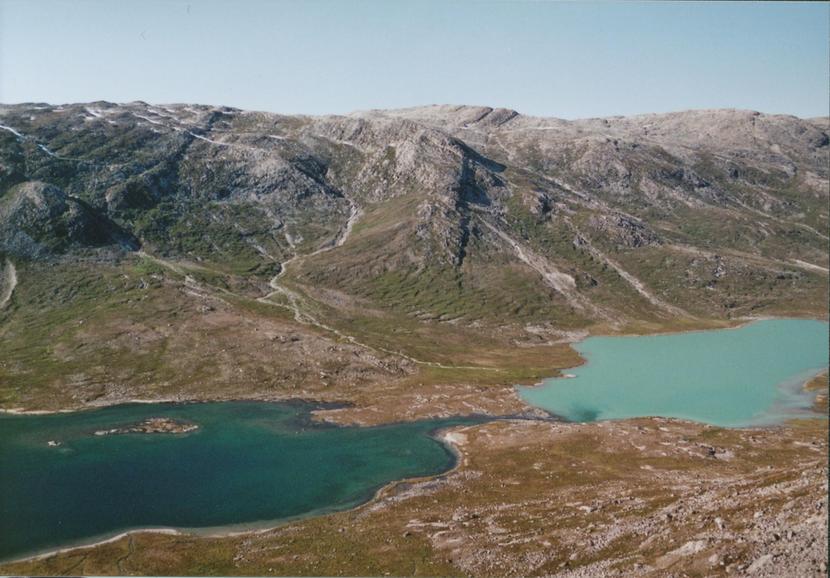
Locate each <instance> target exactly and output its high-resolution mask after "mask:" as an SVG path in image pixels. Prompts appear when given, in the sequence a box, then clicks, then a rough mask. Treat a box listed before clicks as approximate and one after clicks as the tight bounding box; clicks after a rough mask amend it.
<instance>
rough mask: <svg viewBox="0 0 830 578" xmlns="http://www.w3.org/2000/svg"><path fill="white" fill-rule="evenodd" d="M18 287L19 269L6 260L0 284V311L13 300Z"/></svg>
mask: <svg viewBox="0 0 830 578" xmlns="http://www.w3.org/2000/svg"><path fill="white" fill-rule="evenodd" d="M15 287H17V269H15V268H14V263H12V262H11V260H9V259H6V266H5V267H4V268H3V275H2V283H0V309H3V308H5V307H6V305H7V304H8V303H9V301H10V300H11V298H12V293H14V288H15Z"/></svg>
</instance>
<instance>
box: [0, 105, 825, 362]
mask: <svg viewBox="0 0 830 578" xmlns="http://www.w3.org/2000/svg"><path fill="white" fill-rule="evenodd" d="M828 161H830V138H828V121H827V119H799V118H795V117H790V116H773V115H765V114H760V113H756V112H750V111H734V110H714V111H693V112H681V113H674V114H664V115H646V116H639V117H631V118H605V119H587V120H579V121H565V120H559V119H548V118H534V117H526V116H523V115H520V114H518V113H516V112H515V111H511V110H504V109H491V108H486V107H465V106H462V107H454V106H453V107H451V106H434V107H423V108H414V109H406V110H391V111H389V110H388V111H369V112H362V113H356V114H353V115H349V116H329V117H304V116H283V115H278V114H270V113H261V112H250V111H241V110H236V109H231V108H226V107H210V106H199V105H168V106H152V105H148V104H145V103H141V102H136V103H130V104H120V105H116V104H111V103H107V102H94V103H89V104H75V105H65V106H51V105H45V104H21V105H11V106H0V263H8V264H9V265H8V267H6V269H8V270H11V269H9V267H12V266H14V267H16V272H17V281H19V283H18V286H17V288H16V289H15V291H14V293H13V294H11V295H10V296H9V297H8V298H7V303H5V307H4V308H3V309H2V310H0V315H4V316H5V317H6V318H7V319H8V320H11V321H14V320H15V319H17V320H18V321H17V322H18V323H20V324H24V321H23V320H24V318H26V317H25V316H26V315H27V314H32V315H33V314H34V313H33V312H35V311H37V310H38V308H41V309H42V307H44V306H45V305H47V304H48V306H50V307H57V306H59V305H61V304H65V303H70V302H72V303H75V302H77V299H79V298H80V297H83V296H85V295H86V296H87V297H89V298H93V297H96V298H98V297H100V295H101V293H100V292H101V291H104V293H105V294H106V295H107V296H108V298H112V299H116V297H115V295H116V294H117V293H118V291H117V290H116V289H115V287H116V285H117V283H115V281H114V279H117V278H119V275H120V276H125V278H127V279H132V277H130V276H131V275H132V276H133V277H135V283H136V284H138V286H140V287H141V286H150V287H152V286H153V283H152V279H155V280H156V284H157V285H159V284H160V285H164V283H168V282H171V281H175V282H176V283H178V285H177V287H178V289H177V290H178V295H189V294H188V293H187V291H190V292H191V293H197V294H199V295H202V296H203V297H204V296H205V295H209V296H210V295H212V296H214V297H216V298H221V299H224V300H225V301H228V300H229V299H230V298H231V297H233V298H234V299H240V300H243V301H244V302H245V303H248V302H250V303H256V304H257V306H262V305H269V306H270V305H277V306H278V307H279V308H282V309H283V310H285V311H286V312H287V314H288V315H287V316H288V318H289V319H288V321H286V322H287V323H295V324H297V325H298V326H299V325H303V326H306V328H310V329H313V330H314V332H316V334H318V335H324V336H325V337H326V338H327V339H333V340H334V341H339V342H342V341H344V340H345V341H347V342H349V345H350V346H355V347H357V348H361V347H363V348H364V349H365V348H367V347H368V348H371V349H372V351H374V354H378V355H380V354H382V355H390V356H392V357H394V358H395V359H397V361H395V362H394V363H393V365H399V364H400V363H403V364H404V365H406V364H407V363H411V362H418V361H441V360H443V359H446V358H452V359H456V358H457V356H456V357H453V355H455V354H457V353H459V352H460V351H461V349H458V350H453V349H452V348H451V347H449V345H448V344H450V345H452V344H454V345H453V346H455V345H459V344H462V343H463V342H464V341H465V340H466V339H468V336H469V335H471V334H476V335H478V336H481V335H487V336H489V337H490V338H492V339H493V340H495V341H494V342H493V343H491V344H490V345H492V346H493V347H492V350H493V351H495V350H497V349H498V348H499V347H500V346H498V343H502V344H504V343H509V344H512V345H515V344H519V345H528V344H530V345H532V344H538V343H551V342H554V341H557V340H562V339H567V338H568V337H569V336H571V335H572V334H573V332H585V331H589V332H590V331H594V332H596V331H603V332H605V331H612V332H616V331H628V330H639V329H638V328H643V327H648V328H658V329H659V328H666V327H671V326H675V325H676V324H678V323H685V324H691V325H700V324H705V323H709V322H712V321H723V320H729V319H737V318H743V317H746V316H758V315H783V314H786V315H813V316H822V317H826V308H825V307H826V299H827V288H828V236H827V234H828V196H829V193H828V188H829V187H830V185H828V178H829V177H830V174H828ZM81 265H82V266H81ZM125 267H126V268H127V269H129V270H127V269H125ZM136 267H138V268H137V269H136ZM131 268H132V269H131ZM62 272H71V273H66V274H64V273H62ZM151 273H152V275H151ZM57 275H62V276H63V277H62V279H63V282H62V281H60V280H56V276H57ZM153 275H154V276H155V277H153ZM6 276H8V275H6ZM90 276H91V277H90ZM109 276H112V279H113V281H106V282H105V281H100V283H98V284H96V283H97V282H92V281H91V280H90V279H91V278H97V279H110V277H109ZM4 278H5V277H4ZM70 278H71V280H69V279H70ZM174 278H175V279H174ZM27 283H28V285H27ZM125 283H126V285H129V286H130V287H134V286H133V285H132V284H131V283H132V281H125ZM5 285H6V286H10V283H6V284H5ZM58 286H61V287H63V289H60V290H59V289H58ZM105 287H108V288H105ZM87 292H89V293H88V294H87ZM56 296H57V297H56ZM217 296H218V297H217ZM214 300H215V299H214ZM246 300H247V301H246ZM125 301H127V302H129V298H127V297H123V295H122V298H121V300H120V301H119V300H118V299H116V300H115V301H114V302H113V303H111V304H110V306H108V312H109V313H108V314H109V315H111V316H112V317H113V318H118V317H119V315H121V313H119V312H122V311H124V310H125V309H124V307H125ZM214 305H215V304H214ZM232 306H233V307H237V306H238V304H232ZM246 306H247V305H246ZM73 311H74V310H73ZM56 315H57V313H56ZM74 315H80V313H79V312H77V311H76V312H74V313H70V312H68V311H66V310H63V312H62V313H61V314H60V316H59V319H56V320H53V321H54V322H55V323H57V322H67V323H68V322H69V320H70V319H71V318H72V316H74ZM124 315H125V316H127V317H129V316H128V315H127V314H126V313H124ZM185 315H186V314H185V313H182V314H181V315H180V318H181V317H182V316H185ZM12 325H13V324H12ZM6 326H7V328H6V331H11V329H8V327H9V326H10V325H9V324H6ZM174 326H175V325H174ZM22 327H23V325H21V328H20V329H19V331H24V330H23V329H22ZM1 331H2V330H0V332H1ZM26 331H28V330H26ZM44 331H45V329H44ZM24 333H25V332H24ZM27 335H28V334H27ZM46 335H47V334H46V333H39V334H38V336H37V337H32V339H34V340H35V341H36V342H37V343H40V341H37V340H38V339H45V338H46ZM436 335H438V336H439V337H440V339H439V337H436ZM442 339H443V341H441V340H442ZM436 340H437V341H436ZM435 343H441V345H440V346H433V345H434V344H435ZM430 344H433V345H430ZM459 347H460V345H459ZM323 349H325V348H323ZM462 349H463V348H462ZM5 353H7V354H11V353H10V352H5ZM442 356H444V357H442ZM469 359H472V357H470V358H469ZM474 361H475V363H472V364H474V365H477V364H478V362H480V361H481V360H480V359H477V360H474ZM21 363H22V362H21ZM390 363H391V362H390ZM23 365H25V364H23ZM7 371H10V370H9V369H8V368H7ZM314 371H316V370H314Z"/></svg>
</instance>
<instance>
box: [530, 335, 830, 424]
mask: <svg viewBox="0 0 830 578" xmlns="http://www.w3.org/2000/svg"><path fill="white" fill-rule="evenodd" d="M574 347H575V348H576V350H577V351H578V352H579V353H580V355H581V356H582V357H584V358H585V360H586V363H585V364H584V365H582V366H580V367H577V368H574V369H570V370H566V372H567V373H570V374H572V375H574V376H575V377H571V378H556V379H549V380H546V381H545V382H544V384H543V385H540V386H536V387H522V388H520V394H521V396H522V398H523V399H524V400H525V401H527V402H528V403H530V404H532V405H535V406H537V407H541V408H543V409H545V410H547V411H549V412H551V413H554V414H556V415H559V416H561V417H564V418H565V419H568V420H570V421H579V422H587V421H597V420H608V419H624V418H632V417H645V416H661V417H675V418H681V419H688V420H693V421H698V422H705V423H710V424H714V425H719V426H726V427H743V426H754V425H770V424H777V423H782V422H783V421H786V420H787V419H790V418H793V417H803V416H809V415H813V416H815V414H814V413H812V412H811V409H810V408H811V406H812V404H813V401H814V399H815V394H814V393H810V392H806V391H805V390H804V389H803V387H802V386H803V385H804V383H805V382H806V381H807V380H808V379H809V378H811V377H813V376H815V375H816V374H818V373H820V372H821V371H822V370H823V369H824V368H826V367H827V362H828V324H827V323H826V322H823V321H816V320H803V319H774V320H765V321H755V322H753V323H750V324H748V325H744V326H742V327H739V328H735V329H722V330H714V331H695V332H688V333H676V334H669V335H648V336H633V337H630V336H626V337H591V338H588V339H586V340H585V341H583V342H581V343H577V344H575V346H574Z"/></svg>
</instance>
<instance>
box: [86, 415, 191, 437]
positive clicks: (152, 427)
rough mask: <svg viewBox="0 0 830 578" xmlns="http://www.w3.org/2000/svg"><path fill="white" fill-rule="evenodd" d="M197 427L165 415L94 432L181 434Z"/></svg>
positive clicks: (101, 433) (105, 433) (111, 433)
mask: <svg viewBox="0 0 830 578" xmlns="http://www.w3.org/2000/svg"><path fill="white" fill-rule="evenodd" d="M197 429H199V426H198V425H196V424H195V423H186V422H180V421H176V420H174V419H170V418H167V417H151V418H147V419H145V420H144V421H143V422H141V423H139V424H136V425H131V426H126V427H116V428H112V429H99V430H97V431H96V432H95V435H97V436H108V435H116V434H128V433H143V434H156V433H172V434H182V433H188V432H191V431H194V430H197Z"/></svg>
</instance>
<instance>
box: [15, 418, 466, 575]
mask: <svg viewBox="0 0 830 578" xmlns="http://www.w3.org/2000/svg"><path fill="white" fill-rule="evenodd" d="M315 407H317V406H313V405H309V404H301V403H260V402H226V403H194V404H152V405H150V404H130V405H121V406H115V407H109V408H104V409H96V410H90V411H81V412H75V413H63V414H52V415H29V416H18V415H0V560H7V559H13V558H18V557H20V556H22V555H24V554H29V553H33V552H38V551H43V550H49V549H53V548H57V547H64V546H69V545H74V544H78V543H86V542H90V541H93V540H94V539H102V538H106V537H109V536H112V535H114V534H117V533H119V532H122V531H124V530H127V529H133V528H160V527H172V528H218V527H222V528H224V527H227V526H233V525H240V524H244V525H251V524H253V523H256V522H261V523H265V522H266V521H275V520H281V519H287V518H291V517H296V516H301V515H306V514H310V513H322V512H326V511H331V510H337V509H344V508H348V507H350V506H354V505H356V504H359V503H361V502H363V501H365V500H367V499H369V498H371V496H372V495H373V494H374V492H375V491H376V490H377V489H378V488H380V487H381V486H383V485H384V484H386V483H388V482H390V481H393V480H398V479H402V478H407V477H412V476H421V475H430V474H437V473H440V472H443V471H446V470H448V469H449V468H451V467H452V465H453V463H454V456H453V455H452V453H451V452H450V451H449V449H448V448H447V447H446V446H445V445H443V444H442V443H440V442H439V441H438V440H437V439H435V438H434V437H432V435H431V434H432V433H433V432H434V431H435V430H436V429H438V428H442V427H449V426H452V425H457V424H460V423H472V422H474V421H476V420H473V419H466V420H465V419H445V420H432V421H421V422H415V423H405V424H395V425H388V426H381V427H367V428H361V427H335V426H327V425H319V424H316V423H312V422H311V421H310V411H311V410H313V409H314V408H315ZM151 417H164V418H171V419H175V420H180V421H184V422H190V423H195V424H197V425H198V426H199V429H197V430H195V431H192V432H189V433H184V434H169V433H129V434H116V435H101V436H97V435H94V432H95V431H98V430H106V429H112V428H116V427H125V426H131V425H134V424H136V423H138V422H141V421H143V420H145V419H147V418H151ZM50 441H52V442H60V445H57V446H55V445H52V446H50V445H49V442H50Z"/></svg>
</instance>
